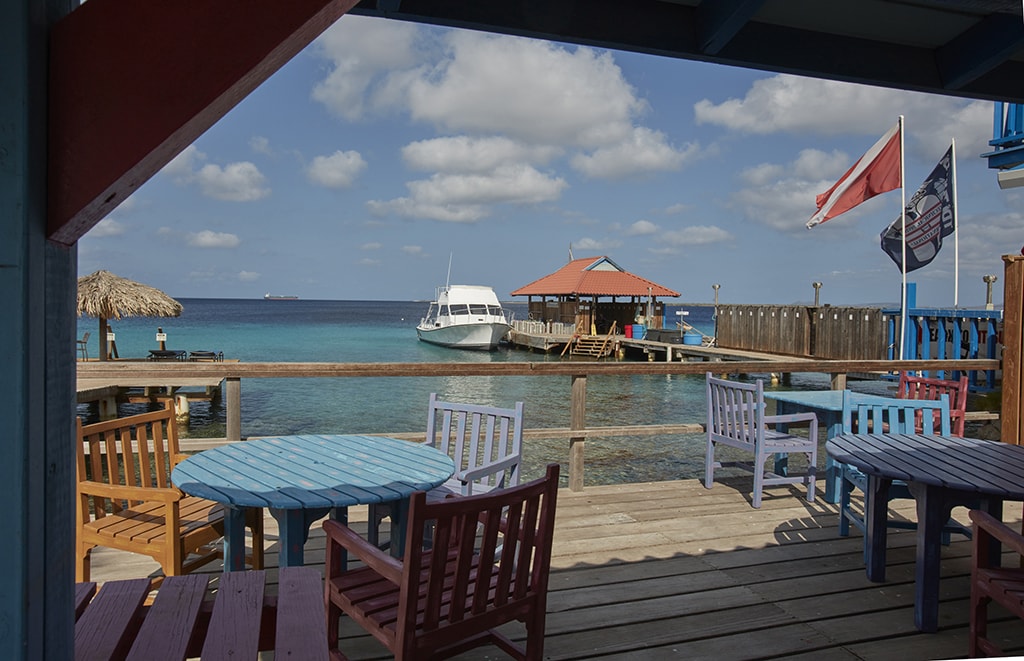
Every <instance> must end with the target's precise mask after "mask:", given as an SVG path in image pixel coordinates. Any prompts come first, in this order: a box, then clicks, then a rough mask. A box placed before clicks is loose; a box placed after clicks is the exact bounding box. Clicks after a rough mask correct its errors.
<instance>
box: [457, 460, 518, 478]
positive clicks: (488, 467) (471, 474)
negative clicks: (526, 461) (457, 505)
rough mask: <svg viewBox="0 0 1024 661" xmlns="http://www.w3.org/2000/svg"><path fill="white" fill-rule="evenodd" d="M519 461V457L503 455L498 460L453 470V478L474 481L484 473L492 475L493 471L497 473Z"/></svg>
mask: <svg viewBox="0 0 1024 661" xmlns="http://www.w3.org/2000/svg"><path fill="white" fill-rule="evenodd" d="M520 461H522V458H521V457H517V456H511V457H505V458H504V459H501V460H499V461H492V462H491V463H489V464H484V465H483V466H477V467H476V468H471V469H469V470H465V471H455V478H456V479H457V480H460V481H462V482H475V481H476V480H479V479H480V478H481V477H484V476H485V475H493V474H494V473H499V472H501V471H503V470H505V469H506V468H512V467H513V466H515V465H516V464H518V463H519V462H520Z"/></svg>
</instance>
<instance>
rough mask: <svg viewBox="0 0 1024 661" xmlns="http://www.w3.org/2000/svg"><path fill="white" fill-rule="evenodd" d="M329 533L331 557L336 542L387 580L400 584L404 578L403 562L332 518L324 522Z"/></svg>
mask: <svg viewBox="0 0 1024 661" xmlns="http://www.w3.org/2000/svg"><path fill="white" fill-rule="evenodd" d="M323 528H324V532H325V533H327V556H328V558H330V554H331V545H333V544H336V545H338V546H341V547H343V548H344V549H345V550H346V551H348V552H349V553H351V554H352V555H354V556H356V557H357V558H359V559H360V560H362V561H363V564H365V565H366V566H367V567H369V568H370V569H372V570H373V571H375V572H377V573H378V574H380V575H381V576H382V577H384V578H385V579H386V580H388V581H390V582H392V583H394V584H395V585H399V584H400V583H401V580H402V563H401V562H399V561H398V560H397V559H396V558H392V557H391V556H390V555H389V554H387V553H385V552H383V551H381V550H380V549H379V548H377V547H376V546H374V545H373V544H371V543H369V542H368V541H366V540H365V539H363V538H362V537H360V536H359V535H357V534H356V533H354V532H352V530H351V529H350V528H349V527H348V526H345V525H342V524H341V523H339V522H337V521H334V520H332V519H327V520H326V521H324V523H323Z"/></svg>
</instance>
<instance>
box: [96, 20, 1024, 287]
mask: <svg viewBox="0 0 1024 661" xmlns="http://www.w3.org/2000/svg"><path fill="white" fill-rule="evenodd" d="M900 115H903V116H904V118H905V119H904V122H905V124H904V126H905V139H904V142H905V146H904V156H905V186H906V196H907V198H908V199H909V198H910V196H911V195H913V193H914V191H916V190H917V188H918V187H919V186H920V185H921V183H922V182H923V181H924V179H925V178H926V177H927V176H928V175H929V173H930V172H931V171H932V169H933V168H934V167H935V165H936V163H937V162H938V160H939V158H940V157H941V156H942V155H943V154H944V153H945V151H946V150H947V149H948V147H949V145H950V141H951V139H954V138H955V141H956V152H957V159H956V168H957V169H956V174H957V186H956V188H957V202H958V223H959V231H958V241H957V242H954V241H953V238H954V237H952V236H950V237H947V238H946V239H945V241H944V244H943V247H942V250H941V251H940V252H939V254H938V256H937V257H936V258H935V260H934V261H933V262H932V263H931V264H929V265H928V266H926V267H924V268H922V269H919V270H917V271H914V272H911V273H910V274H908V281H909V282H913V283H916V287H917V302H918V304H919V305H921V306H927V307H951V306H952V305H953V304H954V296H955V295H956V296H957V298H958V303H959V305H960V306H961V307H979V306H982V305H983V304H984V302H985V289H986V286H985V284H984V282H983V281H982V276H984V275H986V274H995V275H997V276H998V277H999V280H998V281H997V282H996V284H995V288H994V298H995V302H996V304H997V305H999V304H1001V302H1002V279H1003V278H1002V274H1003V262H1002V259H1001V256H1002V255H1004V254H1017V253H1018V252H1019V251H1020V250H1021V246H1022V244H1024V222H1022V221H1024V188H1019V189H1008V190H1001V189H1000V188H999V186H998V183H997V180H996V175H995V171H994V170H990V169H988V167H987V163H986V161H985V160H984V159H981V158H979V155H980V154H982V153H984V152H986V151H990V147H989V146H988V140H989V139H991V137H992V122H993V119H992V118H993V104H992V103H991V102H987V101H972V100H968V99H960V98H956V97H946V96H937V95H927V94H921V93H916V92H906V91H901V90H890V89H884V88H880V87H868V86H860V85H853V84H848V83H839V82H831V81H825V80H818V79H813V78H802V77H796V76H790V75H778V74H773V73H766V72H761V71H755V70H752V69H742V68H736V67H727V66H723V65H715V64H707V63H699V62H691V61H686V60H678V59H671V58H664V57H656V56H651V55H640V54H635V53H627V52H622V51H610V50H601V49H594V48H588V47H580V46H575V45H568V44H561V43H556V42H548V41H542V40H534V39H525V38H518V37H508V36H499V35H493V34H489V33H482V32H473V31H467V30H456V29H447V28H438V27H433V26H424V25H418V24H413V23H403V22H400V21H395V20H389V19H377V18H368V17H359V16H344V17H342V18H341V19H340V20H339V21H338V22H337V23H335V24H334V25H333V26H332V27H331V28H330V29H328V30H327V31H326V32H325V33H324V34H323V35H321V36H320V38H318V39H317V40H316V41H315V42H314V43H312V44H311V45H310V46H309V47H307V48H306V49H305V50H304V51H302V52H301V53H300V54H299V55H297V56H296V57H295V58H293V59H292V60H291V61H290V62H289V63H288V64H287V65H285V66H284V67H283V68H282V69H281V70H279V71H278V72H277V73H275V74H274V75H273V76H272V77H271V78H270V79H269V80H267V81H266V82H265V83H264V84H263V85H261V86H260V87H259V88H258V89H257V90H255V91H254V92H253V93H252V94H250V95H249V96H248V97H247V98H246V99H244V100H243V101H242V102H241V103H240V104H239V105H238V106H236V107H235V108H234V109H232V110H231V111H230V112H229V113H228V114H227V115H225V116H224V117H223V118H222V119H221V120H220V121H219V122H217V123H216V124H215V125H214V126H213V127H211V128H210V129H209V130H208V131H207V132H206V133H204V134H203V135H202V136H200V137H199V138H198V139H197V140H196V141H195V143H193V144H192V145H191V146H189V147H188V148H187V149H186V150H185V151H184V152H182V153H181V154H180V155H179V156H178V157H177V158H175V159H174V160H173V161H171V162H170V163H169V164H168V165H167V166H165V167H164V168H163V169H162V170H161V171H160V172H159V173H158V174H156V175H155V176H154V177H153V178H152V179H151V180H150V181H148V182H147V183H145V184H144V185H142V186H141V187H140V188H139V189H138V190H137V191H136V193H135V194H133V195H132V196H131V197H130V198H128V199H127V200H126V201H125V202H124V203H122V204H121V206H119V207H118V208H117V209H115V210H114V212H112V213H111V214H110V215H109V216H108V217H107V218H105V219H103V220H102V221H100V222H99V223H98V224H97V225H96V226H95V227H93V228H92V229H91V230H90V231H89V232H88V233H87V234H86V235H85V236H84V237H83V238H82V239H81V240H80V242H79V275H87V274H89V273H92V272H93V271H95V270H97V269H107V270H110V271H113V272H114V273H116V274H118V275H121V276H124V277H128V278H132V279H135V280H139V281H141V282H144V283H146V284H149V285H152V286H154V287H158V288H160V289H162V290H164V291H165V292H167V293H168V294H170V295H171V296H175V297H179V298H188V297H199V298H259V297H262V296H263V295H264V294H265V293H272V294H276V295H295V296H299V297H301V298H304V299H327V300H429V299H430V298H431V297H432V296H433V295H434V293H435V289H436V287H438V286H440V285H444V284H445V282H446V281H449V274H448V271H449V261H450V264H451V267H450V268H451V273H450V282H451V284H477V285H489V286H491V287H493V288H494V289H495V291H496V292H497V293H498V295H499V297H500V298H502V300H514V299H511V297H510V296H509V293H510V292H511V291H512V290H514V289H517V288H519V287H522V286H524V285H526V284H528V283H530V282H532V281H534V280H536V279H538V278H541V277H543V276H545V275H547V274H549V273H552V272H553V271H555V270H557V269H558V268H560V267H561V266H563V265H564V264H565V263H566V262H567V260H568V259H569V257H570V254H571V255H572V256H574V257H576V258H580V257H591V256H593V257H597V256H608V257H610V258H611V259H612V260H613V261H614V262H615V263H616V264H618V265H619V266H621V267H622V268H624V269H626V270H627V271H630V272H632V273H635V274H637V275H640V276H642V277H645V278H647V279H649V280H653V281H654V282H656V283H658V284H661V285H664V286H666V287H669V288H672V289H674V290H676V291H679V292H680V293H681V296H680V297H679V299H675V300H671V301H670V304H672V303H683V304H685V303H709V302H712V301H713V300H714V290H713V288H712V285H713V284H719V285H720V290H719V301H720V302H722V303H730V304H791V303H800V302H811V301H813V298H814V289H813V286H812V284H811V283H813V282H821V283H822V287H821V294H820V295H821V303H829V304H832V305H898V302H899V300H900V284H901V274H900V271H899V268H898V267H897V266H896V265H895V264H894V263H893V262H892V260H891V259H890V258H889V257H888V256H887V255H886V254H885V253H884V252H883V251H882V250H881V248H880V247H879V234H880V232H882V230H884V229H885V228H886V226H888V224H889V223H890V222H891V221H892V220H893V219H894V218H896V217H898V216H899V214H900V207H901V206H902V202H901V196H900V192H899V190H896V191H892V192H889V193H885V194H882V195H879V196H877V197H875V198H873V199H871V200H869V201H868V202H865V203H864V204H862V205H860V206H858V207H856V208H854V209H853V210H851V211H849V212H847V213H845V214H843V215H841V216H838V217H836V218H834V219H832V220H829V221H828V222H826V223H824V224H822V225H819V226H817V227H815V228H813V229H810V230H808V229H807V228H806V226H805V224H806V222H807V220H808V219H809V218H810V217H811V215H813V214H814V212H815V210H816V207H815V197H816V196H817V195H818V194H819V193H822V192H824V191H826V190H827V189H829V188H830V187H831V186H832V185H833V184H834V183H835V182H836V180H837V179H838V178H839V177H841V176H842V175H843V173H844V172H846V170H847V169H848V168H849V167H850V166H851V165H853V163H854V162H855V161H856V160H857V159H858V158H859V157H860V156H861V155H862V154H864V152H866V151H867V150H868V149H869V148H870V147H871V146H872V145H873V144H874V143H875V142H876V141H877V140H878V139H879V138H880V137H881V136H882V135H883V134H884V133H885V132H886V131H888V130H889V129H890V128H891V127H892V126H893V125H894V124H896V122H897V121H898V117H899V116H900ZM956 244H958V250H957V245H956ZM957 254H959V259H958V260H957V259H956V256H957ZM957 262H959V279H958V280H959V288H958V291H957V292H955V290H956V282H957V278H955V277H954V273H955V270H956V264H957ZM521 300H524V301H525V299H521Z"/></svg>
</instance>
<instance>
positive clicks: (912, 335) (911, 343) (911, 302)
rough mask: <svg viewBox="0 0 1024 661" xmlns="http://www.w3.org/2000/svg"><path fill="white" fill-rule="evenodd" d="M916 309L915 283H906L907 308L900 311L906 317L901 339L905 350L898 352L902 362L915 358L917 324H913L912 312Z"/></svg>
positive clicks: (916, 352) (916, 353)
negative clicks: (903, 334) (903, 333)
mask: <svg viewBox="0 0 1024 661" xmlns="http://www.w3.org/2000/svg"><path fill="white" fill-rule="evenodd" d="M916 307H917V283H915V282H908V283H907V308H906V309H905V310H902V311H901V314H905V315H906V316H907V323H906V325H905V327H906V330H905V332H906V335H905V336H904V337H903V342H904V344H903V345H902V346H904V347H907V350H905V351H903V350H901V351H900V355H901V357H902V358H903V359H904V360H913V359H914V358H917V355H918V351H917V324H916V323H915V319H914V315H913V314H912V311H913V310H914V308H916Z"/></svg>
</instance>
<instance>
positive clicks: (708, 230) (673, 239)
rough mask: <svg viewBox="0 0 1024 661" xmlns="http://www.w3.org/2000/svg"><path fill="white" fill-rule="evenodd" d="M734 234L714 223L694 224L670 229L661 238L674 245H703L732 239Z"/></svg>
mask: <svg viewBox="0 0 1024 661" xmlns="http://www.w3.org/2000/svg"><path fill="white" fill-rule="evenodd" d="M732 238H733V237H732V234H730V233H729V232H727V231H725V230H724V229H722V228H721V227H715V226H714V225H694V226H692V227H684V228H683V229H679V230H670V231H668V232H665V233H664V234H662V235H661V236H660V237H659V240H661V241H664V242H665V243H667V244H669V245H673V246H702V245H708V244H711V243H722V242H723V241H731V240H732Z"/></svg>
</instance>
